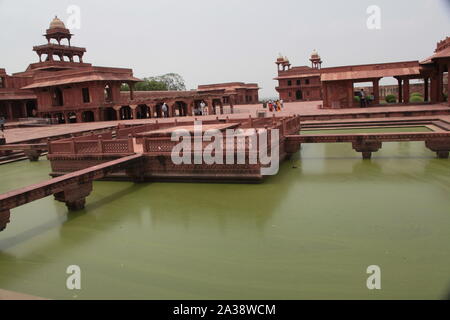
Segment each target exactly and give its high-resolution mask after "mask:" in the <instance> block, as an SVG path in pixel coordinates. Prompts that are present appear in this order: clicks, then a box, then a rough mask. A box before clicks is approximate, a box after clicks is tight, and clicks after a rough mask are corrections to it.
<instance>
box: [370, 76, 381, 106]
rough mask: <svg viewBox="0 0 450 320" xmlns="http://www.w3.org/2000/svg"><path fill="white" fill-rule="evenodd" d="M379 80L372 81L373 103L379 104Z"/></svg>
mask: <svg viewBox="0 0 450 320" xmlns="http://www.w3.org/2000/svg"><path fill="white" fill-rule="evenodd" d="M379 82H380V79H376V80H373V81H372V83H373V103H374V104H380V87H379Z"/></svg>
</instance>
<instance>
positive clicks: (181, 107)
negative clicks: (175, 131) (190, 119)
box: [174, 101, 188, 117]
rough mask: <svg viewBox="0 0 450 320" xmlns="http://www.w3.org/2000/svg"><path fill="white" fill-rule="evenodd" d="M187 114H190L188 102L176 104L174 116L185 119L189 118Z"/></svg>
mask: <svg viewBox="0 0 450 320" xmlns="http://www.w3.org/2000/svg"><path fill="white" fill-rule="evenodd" d="M187 113H188V110H187V103H186V102H184V101H177V102H175V110H174V116H178V117H185V116H187Z"/></svg>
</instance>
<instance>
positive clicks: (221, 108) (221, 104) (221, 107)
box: [219, 100, 223, 114]
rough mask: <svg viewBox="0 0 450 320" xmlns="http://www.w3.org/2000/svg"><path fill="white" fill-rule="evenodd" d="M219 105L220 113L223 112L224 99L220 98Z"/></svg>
mask: <svg viewBox="0 0 450 320" xmlns="http://www.w3.org/2000/svg"><path fill="white" fill-rule="evenodd" d="M219 106H220V114H223V103H222V100H220V104H219Z"/></svg>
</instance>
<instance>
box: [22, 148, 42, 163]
mask: <svg viewBox="0 0 450 320" xmlns="http://www.w3.org/2000/svg"><path fill="white" fill-rule="evenodd" d="M23 153H25V155H26V156H27V157H28V159H29V160H30V161H39V157H40V156H41V153H42V150H35V149H29V150H23Z"/></svg>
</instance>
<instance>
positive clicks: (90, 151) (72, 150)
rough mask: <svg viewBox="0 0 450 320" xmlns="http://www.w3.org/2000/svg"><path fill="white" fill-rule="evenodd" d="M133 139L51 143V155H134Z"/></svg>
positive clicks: (73, 140)
mask: <svg viewBox="0 0 450 320" xmlns="http://www.w3.org/2000/svg"><path fill="white" fill-rule="evenodd" d="M132 153H134V146H133V140H132V138H127V139H101V138H100V139H98V140H75V139H68V140H63V141H54V142H50V143H49V155H103V154H105V155H108V154H132Z"/></svg>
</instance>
